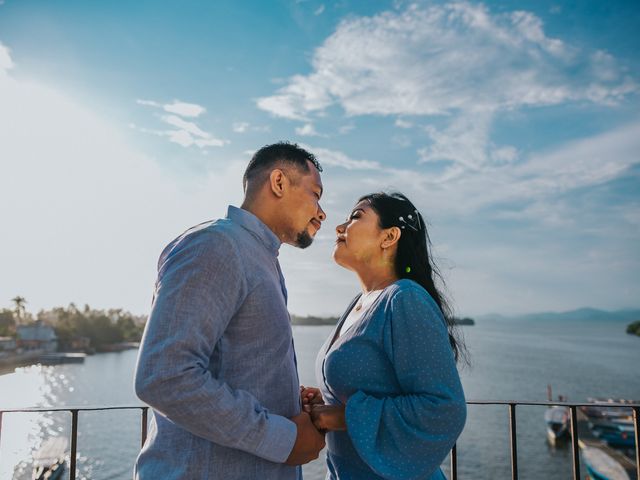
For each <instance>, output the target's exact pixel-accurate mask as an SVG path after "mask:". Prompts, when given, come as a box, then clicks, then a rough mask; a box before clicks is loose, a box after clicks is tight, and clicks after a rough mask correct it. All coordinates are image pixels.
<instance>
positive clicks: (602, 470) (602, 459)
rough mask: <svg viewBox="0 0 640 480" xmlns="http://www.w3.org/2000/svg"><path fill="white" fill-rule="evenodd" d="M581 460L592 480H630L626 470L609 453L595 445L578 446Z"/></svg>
mask: <svg viewBox="0 0 640 480" xmlns="http://www.w3.org/2000/svg"><path fill="white" fill-rule="evenodd" d="M580 453H581V455H582V461H583V462H584V465H585V467H587V473H588V474H589V478H590V479H592V480H630V478H629V475H628V474H627V471H626V470H625V469H624V468H623V467H622V465H620V464H619V463H618V462H617V461H616V460H615V459H614V458H612V457H611V456H610V455H609V454H607V453H606V452H604V451H603V450H600V449H599V448H596V447H587V446H583V447H581V448H580Z"/></svg>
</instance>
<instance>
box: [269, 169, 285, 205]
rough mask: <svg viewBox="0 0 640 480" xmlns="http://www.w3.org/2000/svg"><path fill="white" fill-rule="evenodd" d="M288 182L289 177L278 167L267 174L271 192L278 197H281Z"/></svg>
mask: <svg viewBox="0 0 640 480" xmlns="http://www.w3.org/2000/svg"><path fill="white" fill-rule="evenodd" d="M288 184H289V179H288V178H287V176H286V175H285V174H284V172H283V171H282V170H280V169H279V168H274V169H273V170H271V173H270V174H269V187H270V188H271V192H272V193H273V194H274V195H275V196H276V197H278V198H282V196H283V195H284V191H285V189H286V188H287V186H288Z"/></svg>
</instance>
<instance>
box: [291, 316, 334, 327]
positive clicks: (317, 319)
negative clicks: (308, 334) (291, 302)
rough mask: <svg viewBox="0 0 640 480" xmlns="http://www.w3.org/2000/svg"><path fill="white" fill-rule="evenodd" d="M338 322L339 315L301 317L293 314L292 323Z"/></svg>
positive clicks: (324, 323) (318, 323) (322, 323)
mask: <svg viewBox="0 0 640 480" xmlns="http://www.w3.org/2000/svg"><path fill="white" fill-rule="evenodd" d="M336 323H338V317H313V316H308V317H300V316H298V315H291V324H292V325H335V324H336Z"/></svg>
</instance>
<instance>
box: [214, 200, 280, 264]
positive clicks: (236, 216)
mask: <svg viewBox="0 0 640 480" xmlns="http://www.w3.org/2000/svg"><path fill="white" fill-rule="evenodd" d="M227 218H228V219H229V220H231V221H232V222H233V223H237V224H238V225H240V226H241V227H243V228H244V229H245V230H248V231H249V232H250V233H251V234H253V235H254V236H256V237H257V238H258V239H259V240H260V241H261V242H262V243H263V244H264V246H265V247H266V248H267V250H269V251H270V252H272V253H273V254H275V255H278V250H279V249H280V245H282V242H281V241H280V239H279V238H278V237H277V236H276V234H275V233H273V232H272V231H271V229H270V228H269V227H267V226H266V225H265V224H264V223H263V222H262V220H260V219H259V218H258V217H256V216H255V215H254V214H253V213H251V212H249V211H247V210H244V209H242V208H238V207H234V206H233V205H229V208H228V209H227Z"/></svg>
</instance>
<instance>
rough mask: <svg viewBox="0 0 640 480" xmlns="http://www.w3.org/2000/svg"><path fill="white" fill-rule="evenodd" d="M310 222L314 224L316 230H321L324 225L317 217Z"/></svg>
mask: <svg viewBox="0 0 640 480" xmlns="http://www.w3.org/2000/svg"><path fill="white" fill-rule="evenodd" d="M310 223H311V225H313V226H314V227H315V229H316V232H317V231H318V230H320V227H321V226H322V225H321V223H320V222H319V221H317V220H315V219H314V220H311V222H310Z"/></svg>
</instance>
